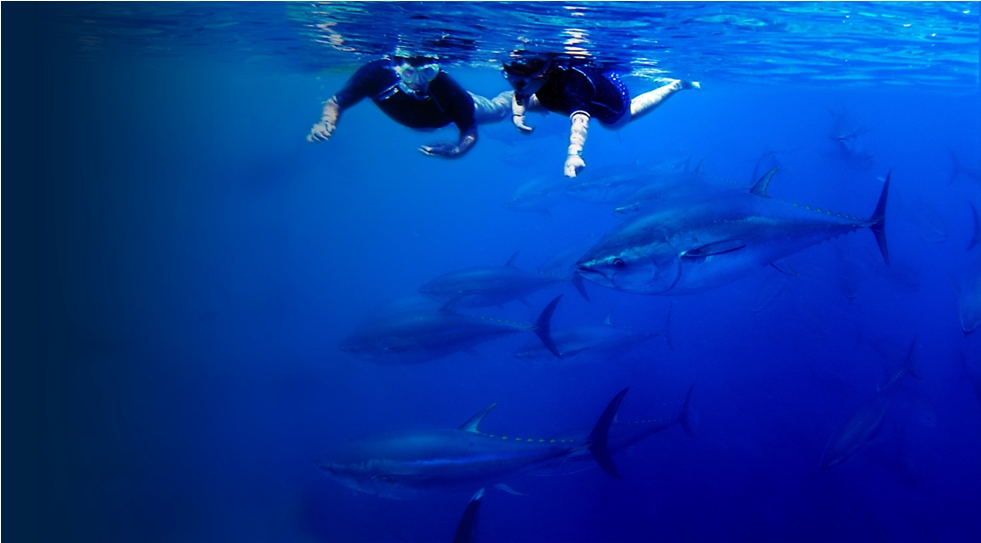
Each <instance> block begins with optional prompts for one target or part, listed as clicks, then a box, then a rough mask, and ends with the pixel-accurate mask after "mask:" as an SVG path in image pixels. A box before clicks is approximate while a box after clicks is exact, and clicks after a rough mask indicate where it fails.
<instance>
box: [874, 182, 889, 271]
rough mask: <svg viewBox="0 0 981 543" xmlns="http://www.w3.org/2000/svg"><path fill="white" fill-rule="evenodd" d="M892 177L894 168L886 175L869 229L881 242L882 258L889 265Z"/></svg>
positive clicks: (878, 241)
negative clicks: (888, 201)
mask: <svg viewBox="0 0 981 543" xmlns="http://www.w3.org/2000/svg"><path fill="white" fill-rule="evenodd" d="M891 177H892V170H889V173H888V174H887V175H886V182H885V183H884V184H883V185H882V193H881V194H880V195H879V203H878V204H876V206H875V211H874V212H873V213H872V217H871V218H870V219H869V230H871V231H872V234H874V235H875V242H876V243H878V244H879V252H881V253H882V259H883V260H885V261H886V265H887V266H888V265H889V247H888V246H887V245H886V199H887V198H888V197H889V179H890V178H891Z"/></svg>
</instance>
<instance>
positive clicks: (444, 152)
mask: <svg viewBox="0 0 981 543" xmlns="http://www.w3.org/2000/svg"><path fill="white" fill-rule="evenodd" d="M476 143H477V125H476V124H474V125H472V126H470V127H469V128H467V129H465V130H460V141H459V142H458V143H457V144H456V145H453V144H452V143H434V144H432V145H423V146H422V147H420V148H419V151H421V152H422V153H423V154H425V155H429V156H441V157H444V158H457V157H461V156H463V155H465V154H466V153H467V151H469V150H470V148H471V147H473V146H474V144H476Z"/></svg>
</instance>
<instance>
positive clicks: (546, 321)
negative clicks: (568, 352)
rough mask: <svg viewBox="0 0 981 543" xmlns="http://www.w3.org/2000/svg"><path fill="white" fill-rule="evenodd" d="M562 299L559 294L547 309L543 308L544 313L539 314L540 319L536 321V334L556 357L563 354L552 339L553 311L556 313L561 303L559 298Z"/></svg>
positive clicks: (560, 356)
mask: <svg viewBox="0 0 981 543" xmlns="http://www.w3.org/2000/svg"><path fill="white" fill-rule="evenodd" d="M561 299H562V295H561V294H559V295H558V296H556V297H555V299H554V300H552V301H551V302H549V304H548V305H547V306H545V309H543V310H542V314H541V315H539V316H538V320H536V321H535V327H534V331H535V335H537V336H538V339H540V340H542V344H543V345H545V348H546V349H548V350H549V351H551V352H552V354H554V355H555V356H556V357H558V358H562V354H561V353H559V348H558V347H557V346H556V345H555V342H554V341H552V313H555V306H557V305H559V300H561Z"/></svg>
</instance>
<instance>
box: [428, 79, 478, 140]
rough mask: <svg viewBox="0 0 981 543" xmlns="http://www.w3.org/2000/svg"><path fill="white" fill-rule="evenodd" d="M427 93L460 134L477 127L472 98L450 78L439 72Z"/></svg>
mask: <svg viewBox="0 0 981 543" xmlns="http://www.w3.org/2000/svg"><path fill="white" fill-rule="evenodd" d="M429 92H430V94H432V96H433V98H435V99H436V102H437V103H438V104H439V107H440V108H441V109H442V110H443V111H444V112H445V113H446V114H447V115H448V116H449V117H450V118H451V119H453V122H454V123H455V124H456V126H457V128H459V129H460V133H461V134H463V133H464V132H469V131H470V130H471V129H472V128H474V127H476V126H477V122H476V121H475V120H474V105H473V97H472V96H470V93H468V92H467V91H465V90H463V87H461V86H460V84H459V83H457V82H456V81H454V80H453V78H452V77H450V76H448V75H446V74H445V73H442V72H441V73H440V74H439V75H438V76H436V79H434V80H433V82H432V84H431V85H430V87H429Z"/></svg>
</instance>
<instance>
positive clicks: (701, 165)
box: [695, 158, 705, 173]
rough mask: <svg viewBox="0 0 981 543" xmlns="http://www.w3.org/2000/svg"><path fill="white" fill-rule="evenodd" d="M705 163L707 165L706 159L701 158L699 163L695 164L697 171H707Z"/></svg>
mask: <svg viewBox="0 0 981 543" xmlns="http://www.w3.org/2000/svg"><path fill="white" fill-rule="evenodd" d="M704 165H705V159H704V158H703V159H701V160H699V161H698V164H697V165H696V166H695V173H705V168H704V167H703V166H704Z"/></svg>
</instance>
